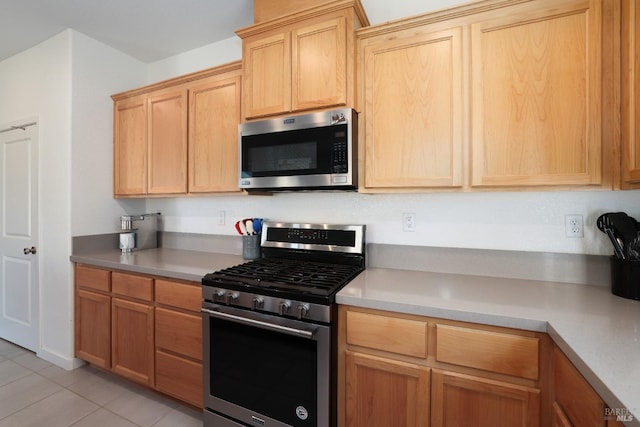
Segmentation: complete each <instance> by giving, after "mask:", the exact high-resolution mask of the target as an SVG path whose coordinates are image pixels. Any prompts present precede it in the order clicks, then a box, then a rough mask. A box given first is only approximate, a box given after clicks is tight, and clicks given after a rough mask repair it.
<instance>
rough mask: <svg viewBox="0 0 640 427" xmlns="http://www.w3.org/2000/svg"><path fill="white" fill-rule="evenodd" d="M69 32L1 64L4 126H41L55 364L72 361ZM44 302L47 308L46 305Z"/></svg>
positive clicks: (43, 324)
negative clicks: (33, 122) (29, 122)
mask: <svg viewBox="0 0 640 427" xmlns="http://www.w3.org/2000/svg"><path fill="white" fill-rule="evenodd" d="M70 35H71V34H70V32H69V31H65V32H63V33H60V34H58V35H57V36H55V37H52V38H51V39H49V40H47V41H46V42H44V43H41V44H39V45H37V46H35V47H33V48H31V49H29V50H28V51H26V52H23V53H20V54H18V55H15V56H13V57H11V58H9V59H6V60H4V61H2V62H0V122H3V123H6V122H12V121H17V120H21V119H23V118H26V117H37V118H38V122H39V135H38V143H39V183H38V185H39V190H40V197H39V209H40V215H39V216H40V218H39V230H40V231H39V247H38V255H37V256H38V257H39V268H40V271H39V275H40V282H41V286H40V301H41V310H40V348H39V349H38V354H39V355H41V356H42V357H44V358H45V359H48V360H51V361H55V362H57V363H63V362H65V361H66V362H68V361H70V360H71V358H70V356H71V355H72V352H70V349H72V345H73V340H72V335H71V334H70V333H69V329H70V328H69V326H70V325H71V322H72V316H71V306H70V301H71V297H72V292H71V291H72V288H71V287H70V286H69V283H70V280H71V278H70V274H69V253H70V246H71V233H70V228H69V218H70V209H69V208H70V188H69V176H70V175H69V171H70V169H71V167H70V155H69V152H70V146H71V135H70V119H71V100H70V98H69V93H70V90H71V86H70V49H69V41H70ZM43 301H46V304H44V303H42V302H43Z"/></svg>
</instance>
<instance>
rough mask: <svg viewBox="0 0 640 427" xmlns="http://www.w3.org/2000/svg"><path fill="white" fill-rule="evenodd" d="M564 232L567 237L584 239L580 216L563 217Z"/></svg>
mask: <svg viewBox="0 0 640 427" xmlns="http://www.w3.org/2000/svg"><path fill="white" fill-rule="evenodd" d="M564 232H565V235H566V236H567V237H584V226H583V223H582V215H565V216H564Z"/></svg>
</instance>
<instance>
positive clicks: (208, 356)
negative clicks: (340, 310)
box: [202, 303, 331, 427]
mask: <svg viewBox="0 0 640 427" xmlns="http://www.w3.org/2000/svg"><path fill="white" fill-rule="evenodd" d="M202 319H203V333H204V340H203V342H204V355H205V359H204V363H205V365H204V367H203V372H204V404H205V405H204V406H205V412H206V411H209V412H210V413H213V414H215V416H222V417H225V418H226V419H228V420H229V425H236V424H233V423H238V424H237V425H248V426H267V427H271V426H272V427H283V426H295V427H303V426H309V427H312V426H313V427H328V426H329V419H330V390H331V385H330V378H331V372H330V341H331V332H330V328H329V326H324V325H316V324H312V323H305V322H300V321H297V320H292V319H286V318H281V317H277V316H271V315H266V314H261V313H256V312H253V311H247V310H242V309H236V308H232V307H228V306H221V305H217V304H211V303H205V304H204V305H203V309H202ZM205 415H207V414H205ZM209 418H211V417H209ZM206 419H208V417H207V416H205V420H206ZM205 426H206V424H205ZM206 427H208V426H206Z"/></svg>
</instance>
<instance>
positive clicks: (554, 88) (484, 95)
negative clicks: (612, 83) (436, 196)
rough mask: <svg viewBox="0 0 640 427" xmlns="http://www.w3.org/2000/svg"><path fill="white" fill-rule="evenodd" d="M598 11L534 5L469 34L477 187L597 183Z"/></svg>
mask: <svg viewBox="0 0 640 427" xmlns="http://www.w3.org/2000/svg"><path fill="white" fill-rule="evenodd" d="M601 5H602V1H601V0H594V1H563V2H557V1H553V2H549V1H537V2H532V3H531V4H524V5H522V6H517V7H514V8H513V9H511V8H508V9H504V10H500V11H498V12H497V13H496V15H499V16H498V17H495V18H493V17H492V18H491V19H490V20H485V21H480V22H477V23H474V24H473V25H472V26H471V99H472V110H473V114H472V134H471V138H472V141H471V145H472V158H473V161H472V170H473V174H472V185H473V186H536V185H575V184H578V185H590V184H596V185H597V184H600V183H601V180H602V134H601V120H602V119H601V111H602V102H601V88H602V85H601V83H602V75H601V68H602V60H601V45H602V42H601V39H602V31H601V27H602V25H601V20H602V13H601V10H600V9H601Z"/></svg>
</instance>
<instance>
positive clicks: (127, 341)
mask: <svg viewBox="0 0 640 427" xmlns="http://www.w3.org/2000/svg"><path fill="white" fill-rule="evenodd" d="M111 310H112V312H111V360H112V369H113V371H114V372H116V373H117V374H120V375H122V376H124V377H127V378H129V379H131V380H134V381H137V382H140V383H143V384H147V385H149V386H153V385H154V375H153V373H154V369H155V367H154V350H155V349H154V342H153V307H152V306H150V305H147V304H140V303H137V302H133V301H127V300H122V299H119V298H113V300H112V303H111Z"/></svg>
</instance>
